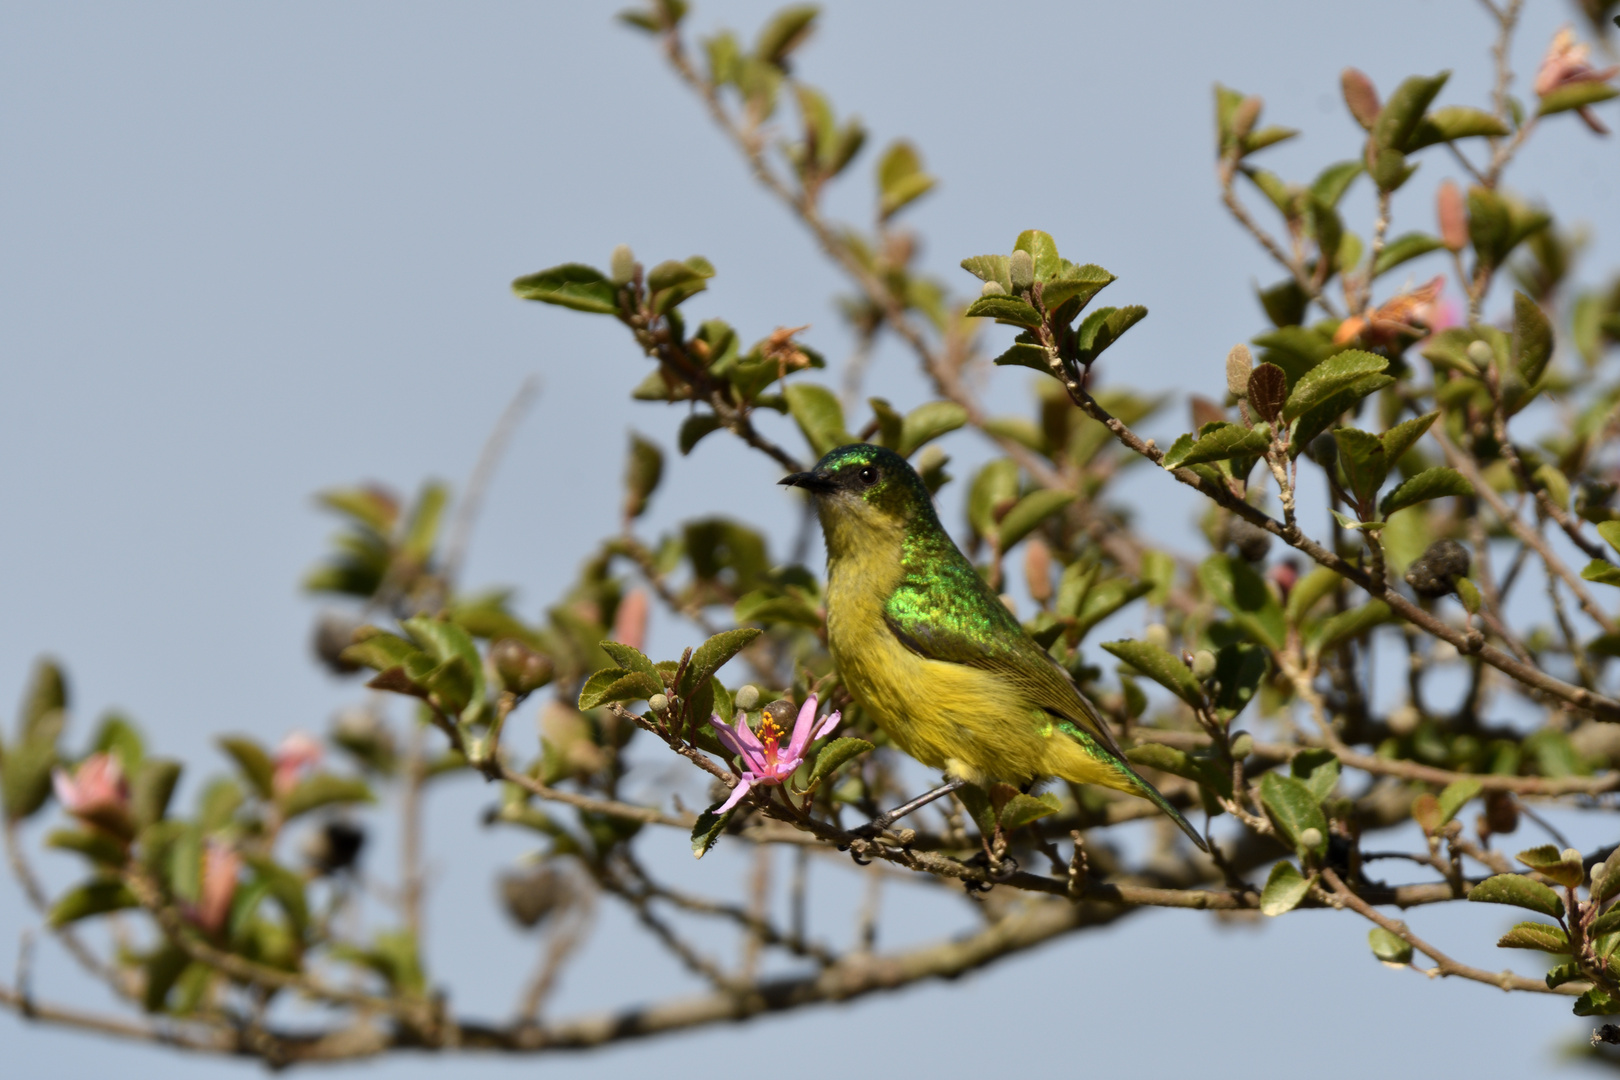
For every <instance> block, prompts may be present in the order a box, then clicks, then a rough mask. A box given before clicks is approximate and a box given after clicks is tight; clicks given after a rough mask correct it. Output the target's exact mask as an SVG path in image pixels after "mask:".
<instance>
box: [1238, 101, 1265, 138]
mask: <svg viewBox="0 0 1620 1080" xmlns="http://www.w3.org/2000/svg"><path fill="white" fill-rule="evenodd" d="M1261 104H1262V103H1261V101H1260V99H1259V98H1257V97H1255V96H1253V95H1252V94H1251V95H1250V96H1249V97H1246V98H1244V99H1243V100H1242V101H1240V102H1238V107H1237V108H1236V109H1233V110H1232V138H1233V139H1234V140H1236V141H1237V142H1242V141H1243V140H1244V139H1247V138H1248V137H1249V132H1251V131H1253V130H1254V122H1255V121H1256V120H1258V119H1260V106H1261Z"/></svg>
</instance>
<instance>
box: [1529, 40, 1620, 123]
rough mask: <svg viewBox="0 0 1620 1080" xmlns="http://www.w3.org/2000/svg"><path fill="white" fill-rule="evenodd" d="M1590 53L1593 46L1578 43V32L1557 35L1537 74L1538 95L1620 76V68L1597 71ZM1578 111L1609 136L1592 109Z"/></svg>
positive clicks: (1545, 94)
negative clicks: (1590, 58)
mask: <svg viewBox="0 0 1620 1080" xmlns="http://www.w3.org/2000/svg"><path fill="white" fill-rule="evenodd" d="M1591 51H1592V50H1591V46H1589V45H1587V44H1586V43H1585V42H1577V41H1576V40H1575V32H1574V31H1573V30H1571V29H1570V28H1569V27H1567V26H1566V27H1564V28H1563V29H1562V30H1560V31H1558V33H1556V34H1554V35H1553V39H1552V44H1550V45H1548V46H1547V55H1546V56H1544V57H1542V59H1541V70H1540V71H1537V72H1536V96H1537V97H1543V98H1544V97H1546V96H1547V95H1548V94H1550V93H1552V92H1553V91H1554V90H1559V89H1562V88H1563V87H1566V86H1573V85H1575V84H1576V83H1592V82H1596V83H1601V82H1608V81H1609V80H1610V79H1612V78H1614V77H1615V75H1617V74H1620V67H1606V68H1594V67H1593V66H1592V65H1591V63H1590V62H1589V61H1588V60H1587V57H1588V56H1589V55H1590V54H1591ZM1576 112H1577V113H1579V114H1580V118H1581V119H1582V120H1584V121H1586V126H1587V127H1589V128H1591V129H1592V130H1593V131H1595V132H1597V133H1598V134H1599V135H1607V134H1608V133H1609V129H1608V128H1606V127H1604V126H1603V124H1602V123H1600V122H1599V121H1598V118H1597V115H1596V114H1595V113H1593V112H1592V110H1591V109H1590V108H1589V107H1587V106H1585V105H1583V106H1581V107H1580V108H1579V109H1577V110H1576Z"/></svg>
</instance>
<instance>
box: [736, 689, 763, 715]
mask: <svg viewBox="0 0 1620 1080" xmlns="http://www.w3.org/2000/svg"><path fill="white" fill-rule="evenodd" d="M736 700H737V708H739V709H743V710H751V709H753V708H754V706H756V705H758V704H759V687H757V686H755V685H754V684H752V683H749V684H748V685H747V686H743V687H740V688H739V689H738V690H737V698H736Z"/></svg>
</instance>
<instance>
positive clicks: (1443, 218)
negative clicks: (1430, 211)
mask: <svg viewBox="0 0 1620 1080" xmlns="http://www.w3.org/2000/svg"><path fill="white" fill-rule="evenodd" d="M1435 201H1436V206H1437V210H1438V214H1439V217H1440V241H1441V242H1442V243H1443V244H1445V245H1446V248H1447V249H1448V250H1450V251H1461V250H1462V249H1463V248H1465V247H1467V246H1468V211H1467V209H1466V208H1465V207H1464V205H1463V196H1462V189H1461V188H1459V187H1458V186H1457V185H1456V184H1454V183H1452V182H1451V181H1450V180H1445V181H1442V182H1441V184H1440V192H1439V194H1438V195H1437V196H1436V199H1435Z"/></svg>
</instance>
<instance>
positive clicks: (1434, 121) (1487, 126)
mask: <svg viewBox="0 0 1620 1080" xmlns="http://www.w3.org/2000/svg"><path fill="white" fill-rule="evenodd" d="M1510 134H1512V132H1510V131H1509V130H1508V126H1507V125H1506V124H1504V123H1503V122H1502V121H1500V120H1498V119H1497V118H1496V117H1494V116H1492V115H1491V114H1490V113H1488V112H1486V111H1485V110H1483V109H1474V108H1470V107H1469V106H1467V105H1447V106H1445V107H1444V108H1441V109H1436V110H1434V111H1433V112H1431V113H1429V114H1428V115H1427V116H1425V117H1424V118H1423V119H1422V120H1420V121H1418V125H1417V128H1416V129H1415V130H1414V131H1413V132H1412V135H1411V137H1410V138H1409V139H1407V141H1406V150H1407V152H1408V153H1410V152H1412V151H1413V150H1421V149H1423V148H1424V147H1425V146H1433V145H1435V144H1436V143H1443V142H1452V141H1454V140H1456V139H1468V138H1501V137H1502V136H1504V135H1510Z"/></svg>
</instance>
